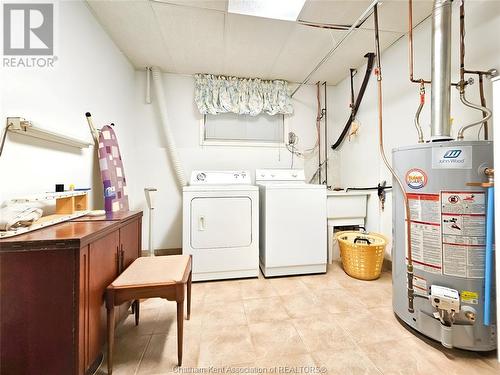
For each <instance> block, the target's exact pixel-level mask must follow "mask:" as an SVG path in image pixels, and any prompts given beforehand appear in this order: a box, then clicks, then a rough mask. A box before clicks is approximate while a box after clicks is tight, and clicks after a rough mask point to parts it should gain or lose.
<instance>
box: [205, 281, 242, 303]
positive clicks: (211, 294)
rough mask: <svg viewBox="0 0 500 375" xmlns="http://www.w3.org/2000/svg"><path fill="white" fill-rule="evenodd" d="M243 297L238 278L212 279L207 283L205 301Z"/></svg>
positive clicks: (214, 301)
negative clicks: (227, 279) (226, 279)
mask: <svg viewBox="0 0 500 375" xmlns="http://www.w3.org/2000/svg"><path fill="white" fill-rule="evenodd" d="M241 299H242V294H241V284H240V282H239V281H238V280H229V281H211V282H208V283H205V303H210V304H212V303H216V302H230V301H239V300H241Z"/></svg>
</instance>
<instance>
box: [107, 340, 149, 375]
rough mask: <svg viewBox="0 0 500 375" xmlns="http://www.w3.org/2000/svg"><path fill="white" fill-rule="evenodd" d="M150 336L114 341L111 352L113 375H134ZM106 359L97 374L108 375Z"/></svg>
mask: <svg viewBox="0 0 500 375" xmlns="http://www.w3.org/2000/svg"><path fill="white" fill-rule="evenodd" d="M150 339H151V336H131V335H128V336H124V337H123V338H117V339H116V340H115V347H114V350H113V375H134V374H135V373H136V371H137V368H138V367H139V363H140V360H141V358H142V356H143V355H144V352H145V351H146V348H147V345H148V343H149V341H150ZM107 369H108V366H107V359H106V358H104V361H103V363H102V365H101V367H100V368H99V372H98V374H107V373H108V370H107Z"/></svg>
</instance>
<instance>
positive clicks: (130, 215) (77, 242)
mask: <svg viewBox="0 0 500 375" xmlns="http://www.w3.org/2000/svg"><path fill="white" fill-rule="evenodd" d="M140 216H142V211H128V212H121V213H114V214H112V215H108V216H105V215H103V216H98V217H86V216H85V217H80V218H78V219H77V220H72V221H67V222H64V223H61V224H56V225H52V226H49V227H46V228H42V229H39V230H35V231H33V232H29V233H25V234H20V235H19V236H14V237H8V238H4V239H1V240H0V252H11V251H33V250H47V249H61V250H68V249H75V248H80V247H82V246H85V245H86V244H88V243H90V242H92V241H94V240H96V239H97V238H100V237H104V236H105V235H106V234H108V233H110V232H112V231H113V230H115V228H116V227H117V226H120V225H123V223H124V222H126V221H128V220H132V219H134V218H136V217H140ZM107 217H109V218H107ZM99 218H100V219H99Z"/></svg>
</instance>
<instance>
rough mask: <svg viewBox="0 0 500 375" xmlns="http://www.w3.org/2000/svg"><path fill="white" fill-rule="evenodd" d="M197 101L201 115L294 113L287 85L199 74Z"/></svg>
mask: <svg viewBox="0 0 500 375" xmlns="http://www.w3.org/2000/svg"><path fill="white" fill-rule="evenodd" d="M194 100H195V102H196V105H197V106H198V109H199V111H200V113H201V114H213V115H216V114H218V113H227V112H233V113H237V114H241V115H252V116H256V115H258V114H260V113H262V112H265V113H267V114H269V115H276V114H284V115H288V114H291V113H293V107H292V104H291V100H290V95H289V93H288V82H286V81H283V80H273V81H267V80H262V79H260V78H237V77H225V76H215V75H211V74H197V75H196V76H195V99H194Z"/></svg>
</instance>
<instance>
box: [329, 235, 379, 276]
mask: <svg viewBox="0 0 500 375" xmlns="http://www.w3.org/2000/svg"><path fill="white" fill-rule="evenodd" d="M336 237H337V241H338V242H339V247H340V257H341V258H342V267H344V271H345V272H346V273H347V274H348V275H349V276H352V277H355V278H356V279H361V280H375V279H378V278H379V276H380V272H381V271H382V263H383V262H384V253H385V246H386V244H387V240H386V238H385V237H384V236H382V235H381V234H378V233H362V232H356V231H345V232H339V233H337V235H336Z"/></svg>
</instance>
